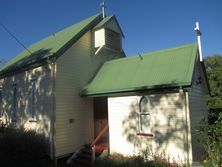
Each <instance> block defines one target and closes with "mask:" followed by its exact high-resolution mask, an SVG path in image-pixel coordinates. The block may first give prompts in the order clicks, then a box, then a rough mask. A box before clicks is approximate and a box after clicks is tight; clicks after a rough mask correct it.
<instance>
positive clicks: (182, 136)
mask: <svg viewBox="0 0 222 167" xmlns="http://www.w3.org/2000/svg"><path fill="white" fill-rule="evenodd" d="M175 95H176V96H175ZM146 97H148V99H149V101H150V103H149V112H150V123H149V122H148V121H146V120H145V119H142V120H141V122H140V124H141V123H142V124H143V125H144V126H150V132H149V133H151V134H153V136H140V135H137V133H138V132H139V130H138V129H139V128H138V127H139V114H138V113H139V107H138V104H139V100H138V101H137V102H132V103H131V105H130V113H129V115H128V116H127V117H125V119H124V120H123V121H122V127H123V132H122V134H123V136H124V137H125V138H126V140H127V141H128V142H129V143H131V144H133V145H134V149H135V150H134V151H135V153H136V152H138V153H140V154H141V153H142V154H145V155H153V154H155V155H156V154H157V155H159V154H162V153H165V152H166V151H167V149H169V147H172V146H173V147H174V148H175V147H176V149H179V150H183V151H187V150H188V145H187V138H186V136H187V134H186V133H187V125H186V119H185V118H186V117H185V114H186V113H185V106H184V103H185V99H184V97H182V96H181V95H179V93H177V94H161V95H160V94H159V95H158V94H157V95H149V96H146ZM181 97H182V98H181ZM149 124H150V125H149ZM171 151H172V152H173V151H174V150H171Z"/></svg>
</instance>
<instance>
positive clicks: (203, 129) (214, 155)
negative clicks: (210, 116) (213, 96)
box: [198, 113, 222, 167]
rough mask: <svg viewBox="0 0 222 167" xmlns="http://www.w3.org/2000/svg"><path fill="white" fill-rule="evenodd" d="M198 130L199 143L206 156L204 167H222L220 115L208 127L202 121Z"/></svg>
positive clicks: (221, 116)
mask: <svg viewBox="0 0 222 167" xmlns="http://www.w3.org/2000/svg"><path fill="white" fill-rule="evenodd" d="M198 130H199V132H200V133H201V139H200V142H201V143H202V144H203V146H204V148H205V150H206V152H207V154H208V157H207V159H206V160H205V161H204V166H207V167H208V166H209V167H211V166H220V165H222V113H220V114H219V116H218V119H217V121H215V123H214V124H211V125H208V123H207V121H205V120H202V121H201V122H200V124H199V127H198Z"/></svg>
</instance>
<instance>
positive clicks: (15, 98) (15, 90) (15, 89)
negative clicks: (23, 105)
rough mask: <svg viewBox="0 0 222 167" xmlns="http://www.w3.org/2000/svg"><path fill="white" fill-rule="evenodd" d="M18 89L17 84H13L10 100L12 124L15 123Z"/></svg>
mask: <svg viewBox="0 0 222 167" xmlns="http://www.w3.org/2000/svg"><path fill="white" fill-rule="evenodd" d="M17 96H18V89H17V84H13V97H12V98H13V99H12V122H16V121H17V109H18V97H17Z"/></svg>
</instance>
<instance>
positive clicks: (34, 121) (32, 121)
mask: <svg viewBox="0 0 222 167" xmlns="http://www.w3.org/2000/svg"><path fill="white" fill-rule="evenodd" d="M29 122H30V123H36V122H38V121H37V120H35V119H31V120H29Z"/></svg>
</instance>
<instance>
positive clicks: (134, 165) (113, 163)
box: [93, 154, 179, 167]
mask: <svg viewBox="0 0 222 167" xmlns="http://www.w3.org/2000/svg"><path fill="white" fill-rule="evenodd" d="M93 166H94V167H104V166H106V167H179V165H177V164H175V163H170V162H169V161H168V160H167V159H165V158H163V157H157V156H156V157H154V159H153V160H150V161H145V160H144V158H143V157H142V156H129V157H124V156H123V155H121V154H113V155H110V156H109V157H108V158H104V159H97V160H96V161H95V163H94V164H93Z"/></svg>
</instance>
